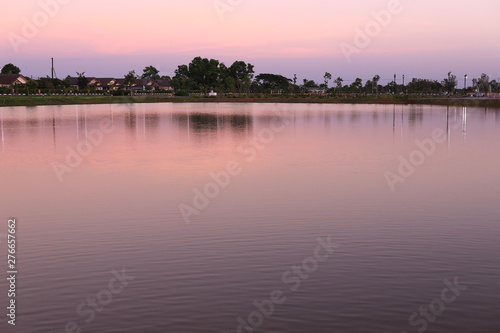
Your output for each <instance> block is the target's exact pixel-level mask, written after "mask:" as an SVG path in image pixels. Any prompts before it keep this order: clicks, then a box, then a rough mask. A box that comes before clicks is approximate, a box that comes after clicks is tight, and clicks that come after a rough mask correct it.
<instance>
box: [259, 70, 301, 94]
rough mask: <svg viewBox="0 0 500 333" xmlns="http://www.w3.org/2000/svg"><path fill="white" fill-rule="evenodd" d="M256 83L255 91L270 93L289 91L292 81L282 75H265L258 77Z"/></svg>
mask: <svg viewBox="0 0 500 333" xmlns="http://www.w3.org/2000/svg"><path fill="white" fill-rule="evenodd" d="M254 83H255V84H254V86H255V88H256V89H255V90H259V92H270V91H272V90H283V91H288V89H289V88H290V84H291V83H292V80H291V79H288V78H286V77H284V76H282V75H278V74H267V73H264V74H259V75H257V76H256V77H255V81H254Z"/></svg>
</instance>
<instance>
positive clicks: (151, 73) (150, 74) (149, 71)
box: [142, 66, 160, 81]
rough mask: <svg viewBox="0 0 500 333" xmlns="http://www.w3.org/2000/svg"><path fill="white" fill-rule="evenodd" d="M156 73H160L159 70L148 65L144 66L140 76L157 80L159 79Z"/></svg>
mask: <svg viewBox="0 0 500 333" xmlns="http://www.w3.org/2000/svg"><path fill="white" fill-rule="evenodd" d="M158 73H160V71H159V70H158V69H156V68H155V67H154V66H148V67H146V68H144V70H143V74H142V78H143V79H148V80H151V81H157V80H159V79H160V75H159V74H158Z"/></svg>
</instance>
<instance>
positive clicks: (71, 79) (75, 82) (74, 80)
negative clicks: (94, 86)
mask: <svg viewBox="0 0 500 333" xmlns="http://www.w3.org/2000/svg"><path fill="white" fill-rule="evenodd" d="M85 78H86V79H87V82H90V81H92V80H93V79H94V78H93V77H85ZM68 79H69V84H71V85H72V86H77V85H78V79H79V78H78V77H72V76H70V77H69V78H68Z"/></svg>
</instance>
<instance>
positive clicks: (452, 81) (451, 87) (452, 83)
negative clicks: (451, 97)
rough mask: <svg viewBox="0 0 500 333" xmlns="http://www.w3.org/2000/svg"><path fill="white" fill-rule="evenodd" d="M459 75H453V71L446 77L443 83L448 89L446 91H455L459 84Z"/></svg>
mask: <svg viewBox="0 0 500 333" xmlns="http://www.w3.org/2000/svg"><path fill="white" fill-rule="evenodd" d="M457 84H458V82H457V77H456V75H453V74H452V73H451V72H449V73H448V78H446V79H444V80H443V82H442V85H443V86H444V88H445V89H446V91H447V92H448V93H449V94H451V93H453V92H454V91H455V87H456V86H457Z"/></svg>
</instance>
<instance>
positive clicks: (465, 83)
mask: <svg viewBox="0 0 500 333" xmlns="http://www.w3.org/2000/svg"><path fill="white" fill-rule="evenodd" d="M465 89H467V74H465V75H464V91H465Z"/></svg>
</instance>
